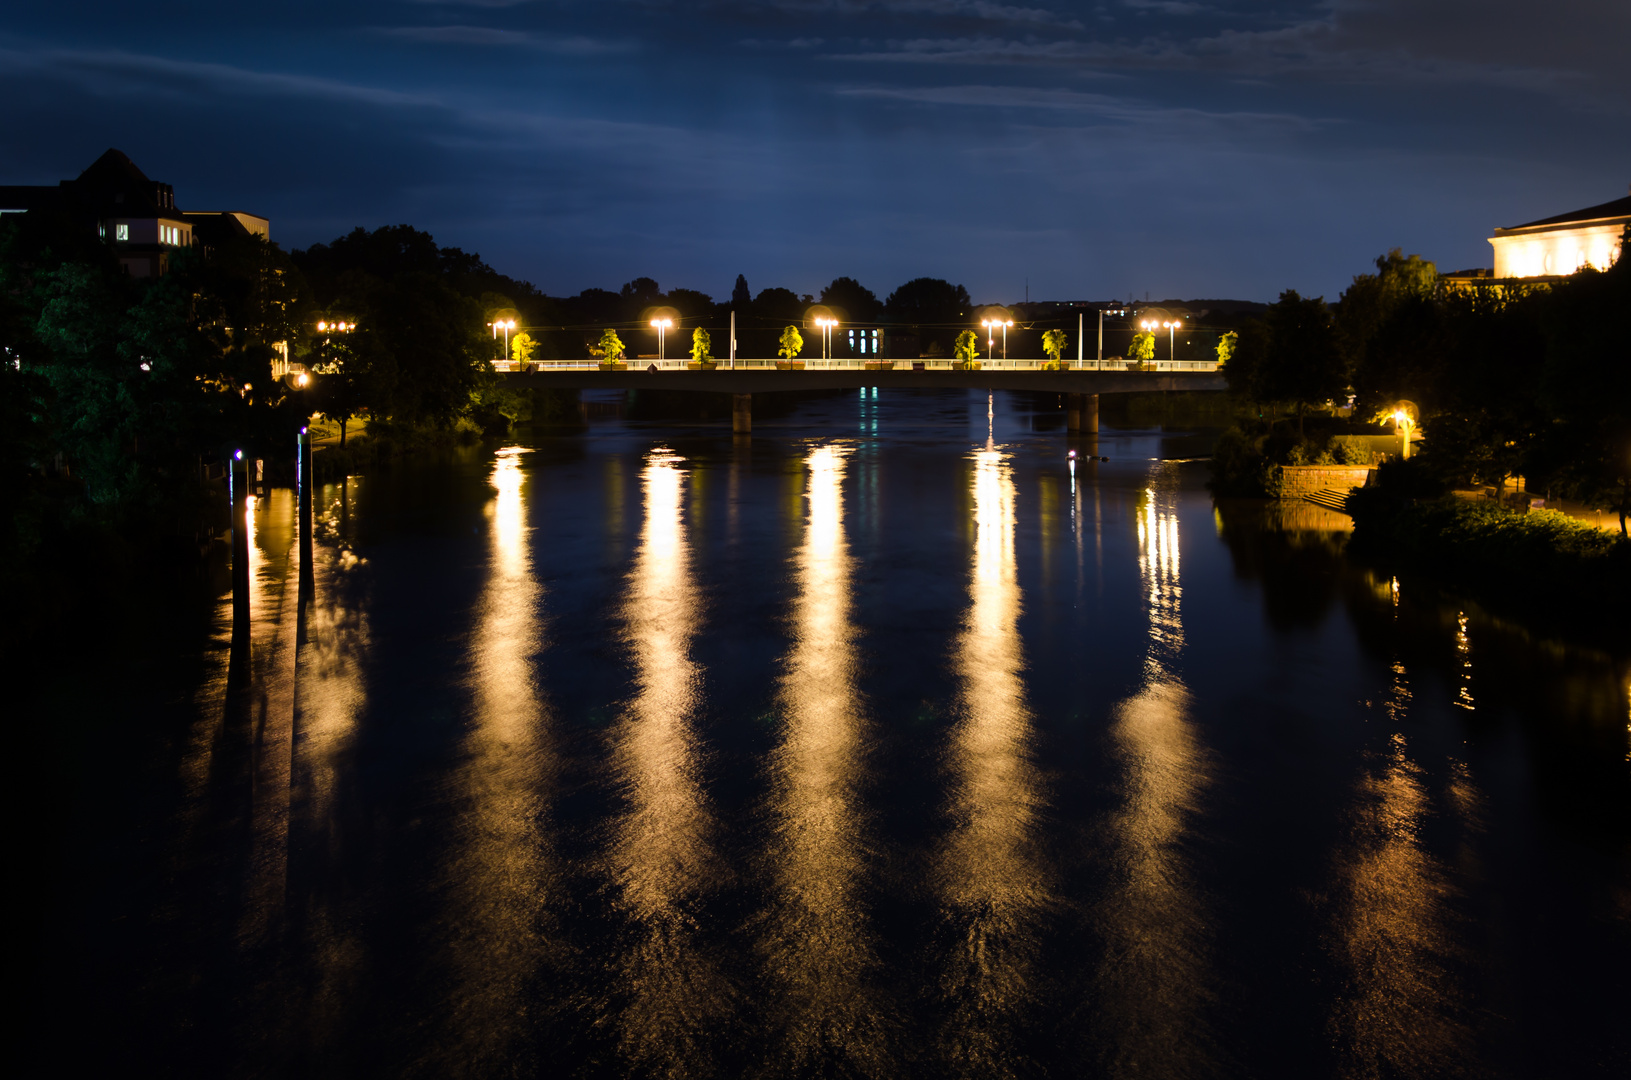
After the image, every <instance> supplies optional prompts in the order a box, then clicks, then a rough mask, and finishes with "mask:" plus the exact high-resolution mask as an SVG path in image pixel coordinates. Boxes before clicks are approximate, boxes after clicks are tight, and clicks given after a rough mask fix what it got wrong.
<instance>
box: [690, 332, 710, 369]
mask: <svg viewBox="0 0 1631 1080" xmlns="http://www.w3.org/2000/svg"><path fill="white" fill-rule="evenodd" d="M712 345H713V340H712V338H710V337H709V335H708V331H706V330H704V329H703V328H702V327H700V326H699V327H697V328H696V329H695V330H693V331H691V359H692V360H695V361H697V362H699V363H700V362H702V361H704V360H712V359H713V358H714V354H713V353H712V352H711V351H709V350H710V348H711V346H712Z"/></svg>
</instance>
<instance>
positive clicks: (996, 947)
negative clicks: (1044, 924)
mask: <svg viewBox="0 0 1631 1080" xmlns="http://www.w3.org/2000/svg"><path fill="white" fill-rule="evenodd" d="M973 463H974V469H973V476H972V488H973V491H972V495H973V516H974V552H973V555H974V565H973V568H972V570H973V572H972V576H971V580H970V583H969V610H968V616H967V619H966V621H965V623H964V626H963V632H962V633H961V634H960V635H959V637H958V640H957V656H956V670H957V676H958V679H959V682H960V683H961V694H960V701H959V706H960V712H961V716H960V718H959V721H958V723H957V725H956V727H955V728H954V730H953V733H952V741H951V746H950V748H949V755H948V756H949V758H950V766H951V769H952V772H953V774H954V785H953V793H952V798H951V805H950V811H951V817H952V823H953V824H952V829H951V831H950V833H949V835H948V836H947V838H946V840H945V844H944V847H943V848H942V850H941V852H940V853H939V856H938V859H937V864H938V865H937V867H936V884H937V889H938V892H939V895H940V899H941V902H942V904H943V905H944V906H945V908H946V911H947V919H948V922H949V923H950V925H949V926H948V928H947V930H948V932H947V934H946V940H947V943H948V951H947V954H946V955H945V957H944V959H943V963H944V965H945V970H944V972H943V974H942V976H941V990H942V993H943V994H944V995H945V996H946V999H947V1000H946V1003H945V1015H946V1021H945V1024H944V1026H943V1028H942V1037H943V1040H944V1042H945V1043H946V1044H947V1045H946V1047H945V1050H946V1052H947V1053H948V1054H951V1055H954V1056H955V1057H957V1058H960V1059H963V1060H966V1061H967V1062H968V1067H969V1069H970V1071H971V1072H974V1073H981V1072H985V1071H989V1070H991V1069H995V1068H998V1067H999V1066H1001V1065H1003V1064H1005V1063H1006V1053H1007V1050H1006V1048H1005V1047H1004V1045H1003V1038H1002V1034H1001V1033H1002V1032H1003V1031H1004V1030H1005V1029H1007V1028H1009V1027H1010V1026H1011V1025H1013V1024H1015V1023H1017V1022H1019V1021H1020V1020H1021V1019H1022V1018H1023V1017H1024V1015H1025V1013H1026V1012H1027V1011H1028V1002H1029V1000H1030V996H1031V994H1032V993H1033V992H1034V980H1033V979H1032V978H1031V976H1030V971H1031V968H1032V966H1033V965H1034V963H1035V962H1036V953H1037V947H1038V945H1037V941H1038V933H1039V917H1040V916H1041V914H1042V912H1043V909H1044V908H1046V907H1047V906H1048V905H1049V904H1050V903H1051V902H1052V892H1051V887H1052V883H1051V881H1050V879H1049V874H1048V873H1047V871H1046V869H1045V868H1044V866H1043V864H1042V860H1041V858H1040V854H1039V852H1038V851H1037V850H1036V842H1035V837H1034V835H1033V830H1034V827H1035V822H1036V816H1037V814H1038V812H1039V811H1040V809H1041V806H1042V793H1041V789H1040V781H1039V779H1038V777H1037V775H1036V770H1035V767H1034V766H1033V765H1032V763H1031V760H1030V753H1031V741H1032V727H1031V715H1030V710H1029V708H1028V706H1027V705H1026V701H1025V683H1024V679H1023V678H1022V672H1023V670H1024V655H1023V649H1022V647H1021V642H1020V636H1019V616H1020V605H1021V595H1020V588H1019V580H1018V573H1017V569H1016V565H1015V559H1014V526H1015V505H1014V504H1015V492H1014V480H1013V475H1012V467H1011V465H1010V463H1009V460H1008V455H1007V454H1006V453H1005V452H1004V451H1003V450H1001V449H999V448H997V447H995V446H993V445H991V444H990V443H988V444H987V446H986V448H985V449H983V450H979V451H976V452H975V453H974V455H973Z"/></svg>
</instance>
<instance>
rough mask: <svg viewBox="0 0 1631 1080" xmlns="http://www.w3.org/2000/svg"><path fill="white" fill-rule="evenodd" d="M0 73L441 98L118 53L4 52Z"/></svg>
mask: <svg viewBox="0 0 1631 1080" xmlns="http://www.w3.org/2000/svg"><path fill="white" fill-rule="evenodd" d="M0 70H3V71H31V72H34V73H36V74H50V73H53V72H55V73H57V74H61V75H65V76H69V77H72V78H73V79H74V80H75V81H76V82H77V83H78V84H79V85H81V86H83V87H86V88H89V89H101V90H102V91H104V92H118V91H120V90H122V89H125V88H128V87H129V86H130V84H132V83H141V84H144V85H145V86H147V87H149V88H151V87H152V86H153V85H154V84H159V88H160V89H165V88H168V89H170V90H173V91H177V92H181V91H186V92H197V90H198V88H199V87H210V88H213V89H216V90H221V91H226V92H232V93H241V94H263V95H281V96H290V97H305V98H322V99H326V100H330V101H349V102H356V103H359V104H367V105H386V106H415V107H424V106H436V105H441V104H442V101H441V99H440V98H438V97H436V96H434V95H430V94H423V93H409V92H405V91H400V90H390V89H386V88H383V87H377V86H362V85H358V84H356V83H350V82H344V81H342V80H339V79H328V78H323V77H321V76H315V75H290V74H285V73H282V72H265V71H253V70H250V69H248V68H240V67H233V66H232V65H230V64H217V63H209V62H204V61H197V60H172V59H170V58H168V57H162V56H151V55H147V54H142V53H129V52H123V51H119V50H101V51H93V50H76V49H52V50H44V51H41V52H32V53H25V52H21V51H18V50H13V49H0Z"/></svg>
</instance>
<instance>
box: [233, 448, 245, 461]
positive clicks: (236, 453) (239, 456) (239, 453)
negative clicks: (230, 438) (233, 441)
mask: <svg viewBox="0 0 1631 1080" xmlns="http://www.w3.org/2000/svg"><path fill="white" fill-rule="evenodd" d="M232 456H233V457H235V458H237V459H238V460H239V461H242V460H243V459H244V452H243V451H242V450H234V451H233V452H232Z"/></svg>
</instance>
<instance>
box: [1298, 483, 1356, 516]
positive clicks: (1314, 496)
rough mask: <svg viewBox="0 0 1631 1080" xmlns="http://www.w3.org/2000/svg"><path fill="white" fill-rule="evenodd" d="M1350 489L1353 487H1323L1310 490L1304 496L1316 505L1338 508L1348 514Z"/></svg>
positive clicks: (1331, 508)
mask: <svg viewBox="0 0 1631 1080" xmlns="http://www.w3.org/2000/svg"><path fill="white" fill-rule="evenodd" d="M1350 490H1352V489H1351V488H1350V489H1347V490H1344V489H1342V488H1321V489H1320V490H1319V491H1311V492H1309V493H1308V494H1306V495H1304V496H1303V498H1304V499H1305V500H1306V501H1308V502H1311V503H1314V504H1315V505H1316V506H1323V507H1325V508H1326V509H1328V510H1336V511H1338V512H1339V513H1343V514H1346V513H1347V512H1348V491H1350Z"/></svg>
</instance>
